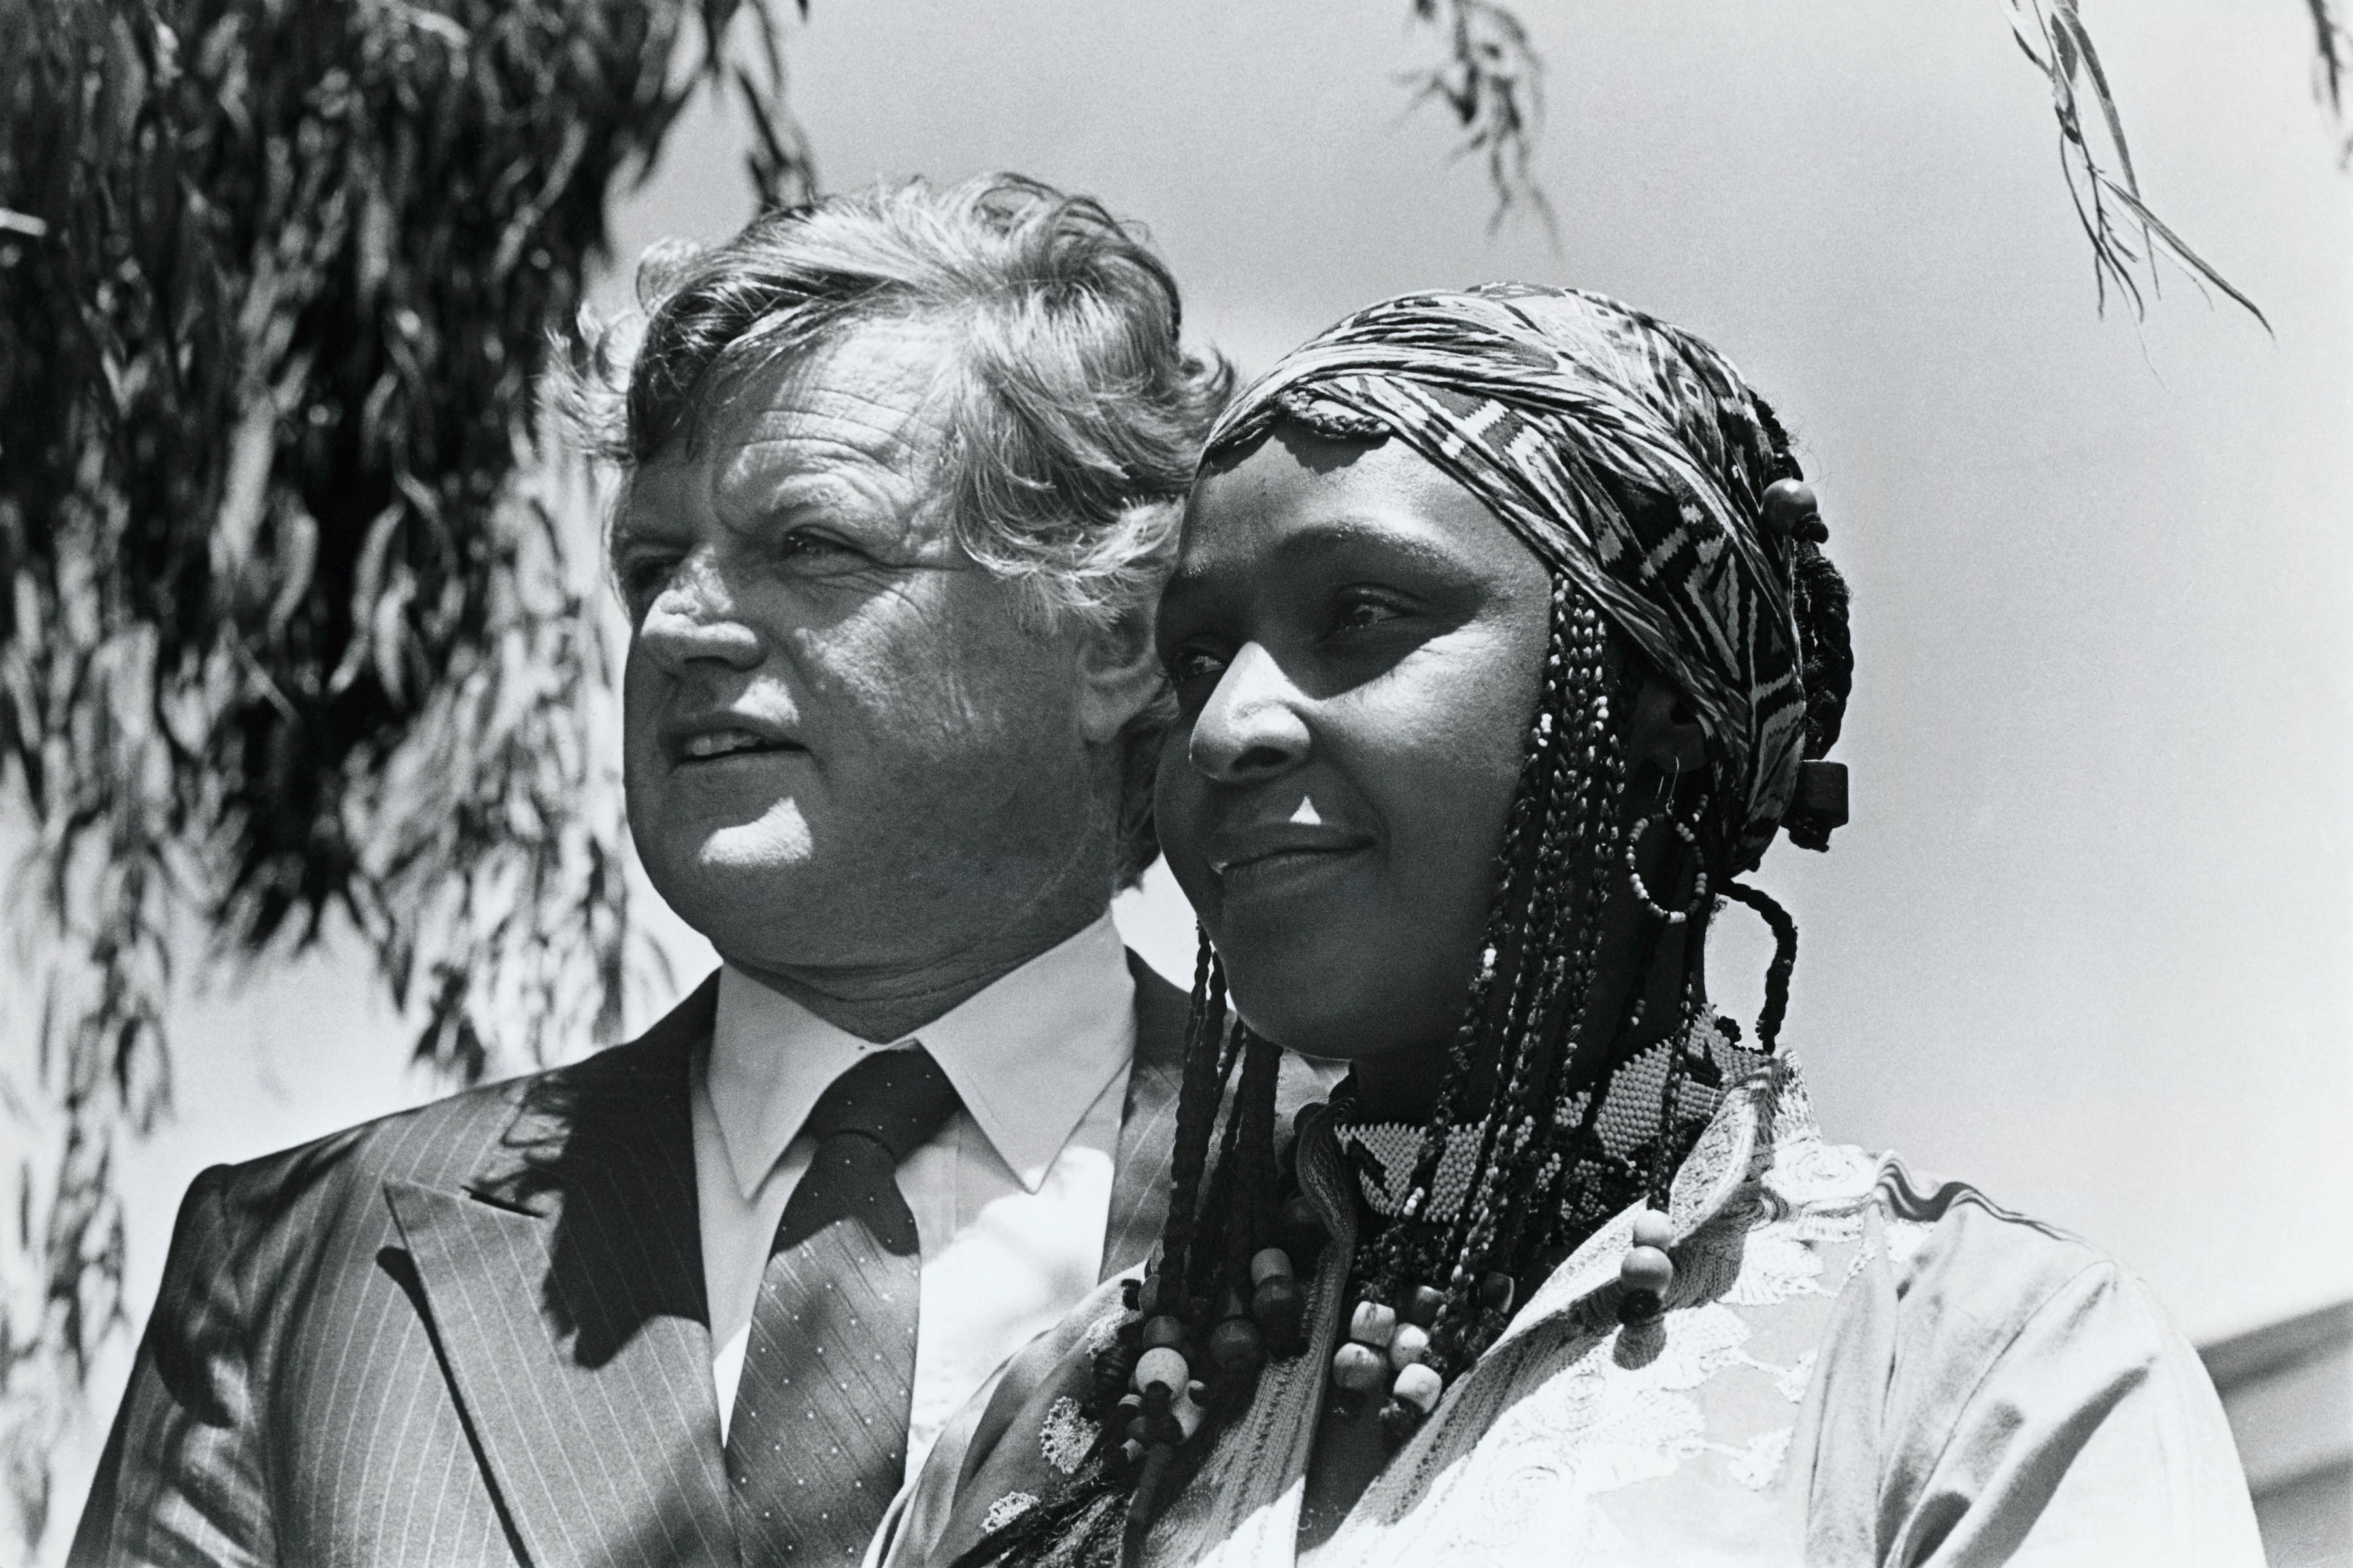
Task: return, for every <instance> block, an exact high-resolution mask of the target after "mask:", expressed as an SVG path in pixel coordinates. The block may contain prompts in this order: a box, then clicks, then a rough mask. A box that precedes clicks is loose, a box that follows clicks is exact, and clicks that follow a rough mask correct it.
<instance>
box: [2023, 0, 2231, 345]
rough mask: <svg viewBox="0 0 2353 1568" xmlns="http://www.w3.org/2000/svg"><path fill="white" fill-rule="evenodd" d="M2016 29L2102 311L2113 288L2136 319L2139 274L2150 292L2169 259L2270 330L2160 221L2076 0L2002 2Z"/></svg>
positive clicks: (2140, 309)
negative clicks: (2045, 92)
mask: <svg viewBox="0 0 2353 1568" xmlns="http://www.w3.org/2000/svg"><path fill="white" fill-rule="evenodd" d="M2005 4H2006V5H2007V6H2008V9H2009V12H2010V34H2011V36H2012V37H2015V38H2016V39H2017V41H2018V47H2019V48H2020V50H2021V52H2022V53H2023V54H2024V55H2025V56H2026V58H2028V59H2029V60H2031V61H2032V62H2033V64H2034V67H2035V68H2036V69H2037V70H2039V71H2041V72H2042V74H2043V76H2044V77H2045V78H2047V79H2049V81H2050V83H2051V104H2052V113H2053V114H2054V115H2055V116H2056V117H2057V119H2058V121H2059V159H2060V166H2061V168H2062V170H2063V173H2064V174H2065V176H2066V181H2067V194H2068V195H2070V196H2071V197H2073V200H2074V204H2075V216H2076V219H2077V221H2078V222H2080V223H2081V224H2082V225H2083V228H2084V237H2085V238H2086V239H2088V240H2089V241H2090V242H2091V246H2092V278H2093V283H2094V289H2095V291H2096V296H2097V298H2098V300H2099V302H2100V305H2101V308H2102V309H2103V310H2105V308H2106V304H2107V298H2108V291H2109V289H2111V288H2114V289H2116V291H2117V292H2118V293H2120V294H2121V295H2123V296H2124V297H2125V298H2126V300H2128V301H2129V302H2130V304H2131V306H2132V310H2133V313H2134V314H2135V315H2136V316H2138V315H2143V314H2146V313H2147V300H2146V299H2145V298H2144V297H2143V295H2142V292H2141V285H2140V279H2139V276H2138V275H2139V274H2141V273H2143V272H2145V273H2146V274H2147V278H2148V280H2149V284H2150V287H2151V289H2155V288H2156V287H2157V286H2158V261H2159V260H2160V259H2161V258H2171V259H2172V260H2173V261H2174V262H2176V263H2177V264H2179V266H2180V267H2182V268H2184V269H2185V270H2187V271H2188V272H2189V275H2190V277H2191V278H2192V279H2195V280H2196V281H2198V282H2200V284H2203V285H2206V286H2209V287H2211V288H2214V289H2219V290H2221V292H2222V293H2223V294H2224V295H2226V296H2228V297H2229V298H2230V299H2231V300H2233V301H2234V302H2236V303H2237V304H2238V305H2240V306H2241V307H2242V308H2243V309H2245V310H2246V311H2247V312H2248V313H2249V314H2251V315H2253V317H2254V318H2255V320H2256V321H2262V322H2263V326H2264V328H2265V330H2266V331H2268V330H2269V328H2270V325H2271V323H2270V322H2269V321H2264V320H2263V311H2262V310H2258V309H2256V307H2255V302H2254V301H2253V300H2250V299H2248V298H2247V297H2246V295H2244V294H2242V293H2241V292H2240V291H2239V290H2238V289H2236V288H2235V287H2233V286H2232V283H2231V282H2230V280H2229V279H2225V278H2224V277H2223V276H2222V275H2221V273H2220V272H2218V271H2216V270H2215V269H2214V268H2212V267H2211V266H2210V265H2208V263H2207V262H2206V260H2205V258H2202V257H2200V255H2199V254H2198V253H2197V252H2196V251H2194V250H2192V249H2190V248H2189V245H2188V244H2187V243H2186V242H2185V241H2184V240H2183V239H2182V238H2181V237H2180V236H2179V235H2178V234H2176V233H2174V232H2173V230H2172V229H2170V228H2168V226H2166V225H2165V224H2164V223H2163V222H2161V221H2159V219H2158V216H2157V215H2156V214H2155V213H2153V212H2151V211H2149V209H2148V207H2147V205H2146V204H2145V203H2144V202H2143V201H2142V200H2141V194H2140V178H2139V176H2138V175H2137V174H2135V173H2134V172H2133V162H2132V150H2131V148H2130V146H2129V145H2128V144H2127V143H2126V141H2125V128H2124V119H2123V116H2122V115H2120V114H2119V113H2118V112H2117V110H2116V94H2115V92H2114V91H2113V89H2110V87H2109V85H2108V77H2107V72H2106V71H2105V69H2104V68H2102V66H2101V64H2100V52H2099V50H2098V49H2097V48H2096V47H2094V45H2093V43H2092V36H2091V34H2090V33H2089V32H2087V31H2086V30H2085V29H2084V20H2083V17H2082V16H2081V15H2080V14H2079V13H2078V11H2077V9H2076V0H2005ZM2087 90H2088V92H2089V94H2090V96H2091V99H2092V102H2093V104H2094V106H2095V107H2096V108H2097V109H2098V110H2099V120H2098V125H2099V127H2100V134H2099V135H2098V136H2097V137H2096V138H2095V137H2094V134H2093V133H2091V132H2089V131H2087V129H2086V127H2085V124H2084V112H2083V110H2084V93H2085V92H2086V91H2087Z"/></svg>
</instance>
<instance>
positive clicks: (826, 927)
mask: <svg viewBox="0 0 2353 1568" xmlns="http://www.w3.org/2000/svg"><path fill="white" fill-rule="evenodd" d="M954 352H955V351H954V347H953V345H952V344H951V343H950V342H948V341H947V340H946V338H945V337H944V335H943V334H942V333H941V332H940V331H937V330H935V329H934V328H931V327H929V326H926V325H923V324H921V323H913V322H898V321H883V322H877V323H872V324H869V325H865V326H861V327H859V328H856V329H853V330H851V331H849V332H847V333H846V334H844V335H843V336H842V337H840V338H839V340H838V341H836V342H833V343H832V344H831V345H830V346H828V347H825V348H821V349H819V350H818V351H816V352H814V353H807V354H801V355H797V356H793V357H792V358H790V359H789V360H787V361H786V363H779V364H776V365H774V366H771V367H769V368H767V369H765V370H763V371H760V372H758V373H755V374H751V375H749V376H747V377H745V378H744V380H743V381H742V382H741V383H739V384H735V385H733V386H731V387H727V388H724V389H723V390H722V391H721V392H720V393H719V394H718V395H716V396H715V397H714V399H713V401H712V404H711V405H709V406H708V407H706V408H705V409H704V410H703V411H702V417H701V420H700V423H699V427H698V428H697V430H696V432H695V437H694V439H693V440H692V442H691V443H688V442H678V443H673V447H672V449H670V450H668V451H665V452H664V453H662V454H661V455H660V456H659V458H656V459H655V460H653V461H651V462H649V463H647V464H646V465H644V466H643V467H642V468H640V469H639V470H638V472H637V474H636V475H635V476H634V478H633V479H632V481H631V483H630V486H629V489H628V494H627V496H626V497H625V498H624V500H623V504H622V509H621V512H620V515H619V517H618V518H617V526H616V530H615V536H614V543H613V563H614V569H615V572H616V574H617V577H618V578H619V581H620V584H621V589H622V593H623V595H624V597H625V598H626V600H627V602H628V610H629V617H630V624H631V626H632V628H633V636H632V637H631V640H630V645H629V658H628V676H627V679H626V683H625V688H624V691H625V700H626V709H627V712H626V721H625V725H626V748H627V763H628V801H629V826H630V828H631V830H632V831H633V832H634V833H635V835H636V837H637V841H638V849H639V852H640V854H641V855H642V856H643V857H644V860H645V864H646V868H647V870H648V872H649V874H650V875H651V877H652V879H653V883H654V886H655V887H656V888H657V889H659V890H660V892H661V894H662V896H663V897H664V898H665V899H667V900H670V904H671V906H672V907H673V908H675V909H676V910H678V911H679V913H680V914H681V916H683V917H684V918H685V919H686V920H687V921H688V922H689V923H691V925H693V926H694V927H695V928H696V929H698V930H700V931H702V932H703V933H704V934H705V935H706V936H708V937H710V938H711V940H712V943H713V944H714V945H715V946H717V947H718V948H719V950H720V951H721V952H723V953H725V954H726V955H727V956H729V957H730V958H733V959H736V960H738V961H739V962H743V963H751V964H754V965H756V966H760V967H765V968H770V969H777V970H796V969H824V968H842V967H848V968H853V969H855V968H861V967H865V966H889V965H893V964H900V963H924V962H927V961H932V960H935V959H937V958H939V957H941V956H943V955H944V954H948V953H953V952H957V951H959V950H961V949H963V948H965V947H967V946H969V945H971V944H972V942H974V941H975V939H976V936H978V935H980V934H983V933H987V932H988V931H991V930H992V929H1001V928H1002V927H1004V926H1005V925H1006V924H1007V923H1008V921H1016V920H1018V918H1019V916H1020V914H1021V913H1022V912H1023V911H1024V910H1026V909H1027V908H1029V907H1031V906H1033V905H1034V904H1036V903H1037V902H1038V901H1039V900H1050V899H1055V898H1057V897H1060V896H1064V895H1065V894H1066V893H1067V889H1068V888H1069V886H1070V884H1071V879H1074V878H1078V879H1092V882H1093V883H1094V884H1095V896H1096V897H1098V898H1100V897H1101V896H1103V895H1104V894H1107V893H1108V891H1109V884H1108V868H1107V866H1106V865H1105V864H1104V862H1103V854H1104V847H1103V835H1102V832H1101V831H1100V830H1099V828H1098V826H1097V825H1098V824H1099V823H1100V822H1101V821H1102V820H1103V819H1104V818H1105V817H1106V816H1107V815H1108V812H1109V805H1108V803H1106V802H1104V801H1103V799H1102V798H1101V794H1100V784H1099V781H1098V778H1097V776H1096V774H1097V773H1098V772H1099V771H1100V770H1099V769H1098V768H1097V766H1096V765H1095V763H1094V761H1093V760H1092V759H1091V756H1090V752H1089V747H1088V744H1087V741H1088V737H1087V735H1086V734H1085V733H1084V725H1083V724H1082V717H1081V712H1080V710H1081V706H1082V686H1083V681H1082V678H1081V674H1080V664H1081V659H1080V655H1079V652H1078V644H1077V641H1076V639H1075V638H1073V637H1069V636H1050V635H1041V634H1039V633H1038V632H1037V631H1035V630H1034V629H1032V628H1031V627H1029V626H1024V625H1022V624H1021V622H1020V618H1019V615H1018V609H1019V602H1018V592H1017V590H1016V589H1015V588H1014V586H1013V585H1012V584H1008V583H1007V582H1004V581H1003V580H1001V579H999V578H997V577H995V576H992V575H990V574H987V573H986V572H984V571H982V570H981V569H980V568H979V567H977V566H976V564H975V563H973V562H972V561H971V559H970V558H969V557H968V556H966V555H965V552H963V550H962V549H961V548H960V547H959V546H958V545H957V544H956V542H955V539H954V537H953V534H952V531H951V528H950V518H949V513H948V505H947V501H946V498H945V497H944V495H943V494H942V493H940V488H939V487H940V482H941V479H942V475H941V469H940V463H941V449H942V446H943V442H944V425H943V423H942V408H941V398H942V387H943V384H944V373H945V372H946V371H947V369H948V368H949V366H950V364H951V360H950V356H951V355H952V354H953V353H954ZM690 447H691V449H689V448H690Z"/></svg>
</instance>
